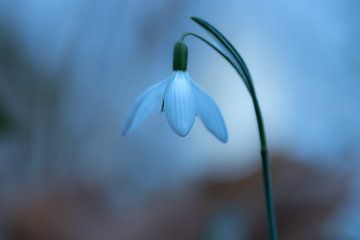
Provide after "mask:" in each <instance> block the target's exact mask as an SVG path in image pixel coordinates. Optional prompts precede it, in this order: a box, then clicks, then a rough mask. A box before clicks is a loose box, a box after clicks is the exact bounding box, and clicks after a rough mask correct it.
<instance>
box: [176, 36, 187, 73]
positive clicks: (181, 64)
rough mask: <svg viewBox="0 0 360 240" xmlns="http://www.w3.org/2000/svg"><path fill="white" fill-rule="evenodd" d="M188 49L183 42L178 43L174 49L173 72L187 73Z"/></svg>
mask: <svg viewBox="0 0 360 240" xmlns="http://www.w3.org/2000/svg"><path fill="white" fill-rule="evenodd" d="M187 59H188V48H187V46H186V45H185V43H183V42H176V44H175V47H174V58H173V70H174V71H186V68H187Z"/></svg>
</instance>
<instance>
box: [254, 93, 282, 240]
mask: <svg viewBox="0 0 360 240" xmlns="http://www.w3.org/2000/svg"><path fill="white" fill-rule="evenodd" d="M252 100H253V103H254V108H255V115H256V120H257V124H258V129H259V138H260V147H261V149H260V152H261V166H262V176H263V184H264V191H265V204H266V213H267V214H266V215H267V222H268V230H269V235H270V239H271V240H277V239H278V237H277V228H276V216H275V209H274V202H273V196H272V195H273V194H272V188H271V186H272V185H271V175H270V166H269V155H268V149H267V142H266V135H265V128H264V123H263V119H262V114H261V110H260V106H259V103H258V100H257V98H256V95H255V93H254V97H252Z"/></svg>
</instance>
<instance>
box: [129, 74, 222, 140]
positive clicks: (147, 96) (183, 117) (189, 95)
mask: <svg viewBox="0 0 360 240" xmlns="http://www.w3.org/2000/svg"><path fill="white" fill-rule="evenodd" d="M161 100H163V104H164V105H163V107H164V112H165V114H166V118H167V121H168V123H169V125H170V127H171V128H172V129H173V130H174V132H175V133H176V134H178V135H179V136H182V137H184V136H186V135H187V134H188V133H189V132H190V130H191V128H192V126H193V124H194V121H195V116H196V115H198V116H199V117H200V119H201V120H202V122H203V123H204V125H205V127H206V128H207V129H208V130H209V131H210V132H211V133H212V134H213V135H214V136H215V137H216V138H217V139H219V140H220V141H221V142H226V141H227V139H228V135H227V131H226V127H225V124H224V120H223V118H222V116H221V113H220V111H219V109H218V107H217V106H216V104H215V102H214V101H213V100H212V98H211V97H209V96H208V95H207V94H206V93H205V92H204V91H203V90H202V89H200V87H199V86H197V85H196V83H195V82H194V81H192V79H191V78H190V76H189V74H188V73H187V72H186V71H174V72H173V73H172V75H171V76H170V77H169V78H168V79H166V80H163V81H161V82H159V83H157V84H155V85H153V86H151V87H150V88H148V89H147V90H146V91H145V92H144V93H143V94H141V95H140V96H139V97H138V98H137V99H136V101H135V103H134V105H133V107H132V109H131V110H130V112H129V114H128V116H127V119H126V122H125V126H124V130H123V135H125V134H127V133H130V132H131V131H133V130H134V129H135V128H137V127H138V126H139V125H140V124H141V123H142V122H143V121H144V119H145V118H146V117H147V116H148V115H149V114H150V112H152V111H153V110H154V108H155V107H156V106H157V105H158V104H159V105H160V101H161Z"/></svg>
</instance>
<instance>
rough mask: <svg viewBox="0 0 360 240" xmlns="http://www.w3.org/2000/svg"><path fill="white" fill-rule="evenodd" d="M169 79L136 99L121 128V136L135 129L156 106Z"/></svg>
mask: <svg viewBox="0 0 360 240" xmlns="http://www.w3.org/2000/svg"><path fill="white" fill-rule="evenodd" d="M168 84H169V79H166V80H164V81H161V82H159V83H157V84H155V85H153V86H151V87H150V88H148V89H147V90H145V92H143V93H142V94H141V95H140V96H139V97H137V98H136V100H135V103H134V105H133V106H132V108H131V110H130V111H129V114H128V116H127V118H126V121H125V125H124V128H123V135H126V134H128V133H130V132H131V131H133V130H134V129H135V128H137V127H138V126H139V125H140V124H141V123H142V122H143V121H144V120H145V118H146V117H147V116H149V114H150V113H151V112H152V111H153V110H154V108H155V106H156V104H157V103H158V102H159V101H160V100H161V99H163V97H164V93H165V90H166V87H167V86H168Z"/></svg>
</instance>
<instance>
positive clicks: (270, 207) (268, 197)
mask: <svg viewBox="0 0 360 240" xmlns="http://www.w3.org/2000/svg"><path fill="white" fill-rule="evenodd" d="M187 36H193V37H195V38H198V39H199V40H201V41H203V42H204V43H206V44H207V45H208V46H210V47H211V48H212V49H214V50H215V51H216V52H217V53H219V54H220V55H221V56H222V57H223V58H225V60H226V61H227V62H229V63H230V64H231V66H232V67H233V68H234V69H235V71H236V72H237V73H238V74H239V76H240V77H241V78H242V79H243V80H244V81H243V82H244V84H245V85H246V87H247V89H248V91H249V94H250V96H251V99H252V101H253V104H254V110H255V115H256V121H257V125H258V130H259V140H260V153H261V166H262V176H263V178H262V180H263V185H264V192H265V206H266V215H267V222H268V230H269V236H270V239H271V240H277V239H278V236H277V227H276V216H275V209H274V202H273V196H272V195H273V194H272V188H271V186H272V185H271V175H270V166H269V156H268V148H267V141H266V134H265V127H264V122H263V117H262V114H261V109H260V105H259V102H258V99H257V97H256V92H255V88H254V86H253V81H252V78H251V75H250V72H249V70H248V69H247V67H246V65H245V62H244V61H243V59H242V58H241V57H240V55H239V54H238V53H237V51H236V50H235V48H234V47H233V46H232V45H230V47H231V49H232V52H235V53H236V54H235V55H233V54H232V55H233V57H234V59H235V61H237V63H238V65H236V64H235V63H234V61H232V60H231V59H230V58H229V57H228V56H227V55H226V54H225V53H224V52H223V51H221V50H220V49H218V48H217V47H216V46H215V45H213V44H212V43H211V42H209V41H208V40H206V39H205V38H203V37H201V36H199V35H197V34H195V33H185V34H184V35H182V37H181V41H184V40H185V38H186V37H187ZM229 44H230V43H229ZM230 54H231V53H230ZM239 68H245V69H243V71H244V73H245V74H246V75H244V73H243V72H242V71H241V70H240V69H239Z"/></svg>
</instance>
